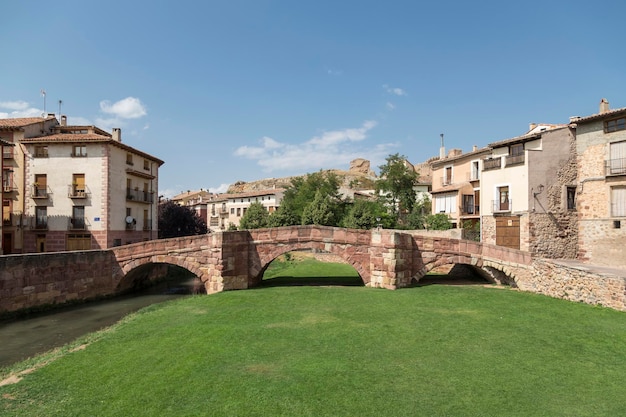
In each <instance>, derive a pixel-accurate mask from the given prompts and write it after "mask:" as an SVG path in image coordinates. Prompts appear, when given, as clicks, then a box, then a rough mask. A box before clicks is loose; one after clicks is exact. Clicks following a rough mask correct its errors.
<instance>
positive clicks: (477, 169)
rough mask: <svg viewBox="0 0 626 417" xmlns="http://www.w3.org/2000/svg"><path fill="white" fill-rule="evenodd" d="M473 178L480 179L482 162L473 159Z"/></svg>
mask: <svg viewBox="0 0 626 417" xmlns="http://www.w3.org/2000/svg"><path fill="white" fill-rule="evenodd" d="M470 179H471V180H479V179H480V162H479V161H472V172H471V178H470Z"/></svg>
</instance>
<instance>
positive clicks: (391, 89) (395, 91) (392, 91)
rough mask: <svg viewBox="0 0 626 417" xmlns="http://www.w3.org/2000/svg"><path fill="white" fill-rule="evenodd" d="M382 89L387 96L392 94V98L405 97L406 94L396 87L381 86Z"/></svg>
mask: <svg viewBox="0 0 626 417" xmlns="http://www.w3.org/2000/svg"><path fill="white" fill-rule="evenodd" d="M383 88H384V89H385V91H386V92H388V93H389V94H393V95H394V96H406V95H407V93H406V91H404V90H403V89H401V88H398V87H389V86H388V85H387V84H383Z"/></svg>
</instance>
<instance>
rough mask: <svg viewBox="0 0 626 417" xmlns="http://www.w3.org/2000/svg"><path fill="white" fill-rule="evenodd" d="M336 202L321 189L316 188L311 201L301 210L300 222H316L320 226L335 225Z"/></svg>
mask: <svg viewBox="0 0 626 417" xmlns="http://www.w3.org/2000/svg"><path fill="white" fill-rule="evenodd" d="M336 206H337V202H336V201H334V200H332V199H331V196H330V195H328V194H325V193H324V192H323V191H322V190H317V192H316V193H315V197H314V198H313V201H311V202H310V203H309V204H308V205H307V206H306V207H305V208H304V211H303V212H302V224H317V225H320V226H336V225H337V218H336V213H337V207H336Z"/></svg>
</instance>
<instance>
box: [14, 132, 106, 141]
mask: <svg viewBox="0 0 626 417" xmlns="http://www.w3.org/2000/svg"><path fill="white" fill-rule="evenodd" d="M112 140H113V139H111V137H110V136H103V135H97V134H95V133H77V134H74V133H56V134H54V135H47V136H38V137H35V138H24V139H22V140H21V141H20V142H24V143H43V142H108V141H112Z"/></svg>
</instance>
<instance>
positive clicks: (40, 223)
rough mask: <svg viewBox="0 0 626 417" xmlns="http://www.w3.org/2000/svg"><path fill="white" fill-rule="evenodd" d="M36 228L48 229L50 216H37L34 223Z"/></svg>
mask: <svg viewBox="0 0 626 417" xmlns="http://www.w3.org/2000/svg"><path fill="white" fill-rule="evenodd" d="M33 229H35V230H48V216H41V217H37V218H35V224H34V225H33Z"/></svg>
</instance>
